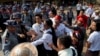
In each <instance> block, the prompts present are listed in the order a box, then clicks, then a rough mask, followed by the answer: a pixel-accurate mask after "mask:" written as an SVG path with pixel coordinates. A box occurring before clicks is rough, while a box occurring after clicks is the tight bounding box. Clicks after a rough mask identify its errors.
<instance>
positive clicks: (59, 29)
mask: <svg viewBox="0 0 100 56" xmlns="http://www.w3.org/2000/svg"><path fill="white" fill-rule="evenodd" d="M61 19H62V18H61V16H59V15H56V16H55V18H54V24H53V27H54V29H55V32H56V36H57V37H60V36H62V35H66V34H67V35H70V36H72V31H71V30H70V29H69V28H68V27H66V26H65V25H64V24H62V23H61Z"/></svg>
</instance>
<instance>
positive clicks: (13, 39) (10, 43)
mask: <svg viewBox="0 0 100 56" xmlns="http://www.w3.org/2000/svg"><path fill="white" fill-rule="evenodd" d="M4 24H5V25H6V26H7V29H8V32H7V35H6V39H5V45H4V49H3V51H4V54H5V55H8V54H9V51H11V50H12V48H13V47H14V46H16V45H17V44H18V36H17V33H16V27H15V26H16V23H15V21H13V20H7V22H5V23H4Z"/></svg>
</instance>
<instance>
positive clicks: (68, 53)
mask: <svg viewBox="0 0 100 56" xmlns="http://www.w3.org/2000/svg"><path fill="white" fill-rule="evenodd" d="M72 49H73V50H74V51H75V56H78V55H77V51H76V49H75V48H74V47H72V46H70V48H68V49H64V50H61V51H59V52H58V56H73V51H72Z"/></svg>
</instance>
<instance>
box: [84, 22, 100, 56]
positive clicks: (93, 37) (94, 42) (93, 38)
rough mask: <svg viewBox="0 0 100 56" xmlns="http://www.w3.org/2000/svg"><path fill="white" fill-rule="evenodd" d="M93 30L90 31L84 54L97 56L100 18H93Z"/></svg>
mask: <svg viewBox="0 0 100 56" xmlns="http://www.w3.org/2000/svg"><path fill="white" fill-rule="evenodd" d="M95 23H96V25H94V26H93V27H94V29H95V31H94V32H92V33H91V34H90V36H89V38H88V39H87V42H86V48H87V51H86V54H85V56H99V53H100V20H95Z"/></svg>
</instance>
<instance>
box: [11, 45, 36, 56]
mask: <svg viewBox="0 0 100 56" xmlns="http://www.w3.org/2000/svg"><path fill="white" fill-rule="evenodd" d="M9 56H38V51H37V48H36V47H35V46H34V45H31V44H30V43H21V44H18V45H17V46H15V47H14V48H13V49H12V50H11V52H10V55H9Z"/></svg>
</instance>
